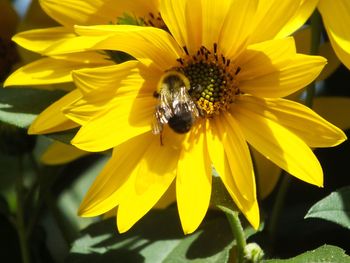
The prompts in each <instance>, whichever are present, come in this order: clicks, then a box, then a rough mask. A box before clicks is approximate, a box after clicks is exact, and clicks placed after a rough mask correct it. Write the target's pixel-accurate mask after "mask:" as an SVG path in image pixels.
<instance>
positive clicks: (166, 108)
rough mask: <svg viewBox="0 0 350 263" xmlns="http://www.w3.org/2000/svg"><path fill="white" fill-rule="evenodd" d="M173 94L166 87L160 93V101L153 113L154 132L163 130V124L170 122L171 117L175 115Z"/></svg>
mask: <svg viewBox="0 0 350 263" xmlns="http://www.w3.org/2000/svg"><path fill="white" fill-rule="evenodd" d="M171 96H172V95H171V94H170V93H169V92H168V91H167V90H165V89H163V90H162V91H161V92H160V94H159V103H158V105H157V107H156V110H155V112H154V114H153V125H152V132H153V133H154V134H160V133H161V132H162V130H163V125H164V124H166V123H168V121H169V119H170V118H171V117H172V116H174V112H173V109H172V105H171V100H172V97H171Z"/></svg>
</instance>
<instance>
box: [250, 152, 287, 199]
mask: <svg viewBox="0 0 350 263" xmlns="http://www.w3.org/2000/svg"><path fill="white" fill-rule="evenodd" d="M251 153H252V154H253V156H254V164H255V167H256V170H257V172H256V177H257V178H256V183H257V185H258V196H259V198H260V200H262V199H265V198H266V197H267V196H268V195H270V194H271V192H272V191H273V190H274V189H275V187H276V185H277V182H278V179H279V178H280V174H281V171H282V170H281V168H279V167H278V166H277V165H276V164H274V163H273V162H271V161H270V160H268V159H266V158H265V156H263V155H262V154H260V153H259V152H258V151H256V150H255V149H254V148H251Z"/></svg>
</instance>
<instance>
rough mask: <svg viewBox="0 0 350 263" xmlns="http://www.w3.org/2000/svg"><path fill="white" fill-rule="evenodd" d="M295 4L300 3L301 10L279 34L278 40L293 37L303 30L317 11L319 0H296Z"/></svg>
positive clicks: (299, 9) (298, 10)
mask: <svg viewBox="0 0 350 263" xmlns="http://www.w3.org/2000/svg"><path fill="white" fill-rule="evenodd" d="M295 2H299V3H300V5H299V8H298V9H297V10H296V12H295V13H294V15H293V16H292V17H291V18H290V19H289V21H288V22H287V24H286V25H285V26H284V27H283V28H282V30H281V31H280V32H279V33H278V34H277V38H282V37H285V36H288V35H291V34H292V33H293V32H295V31H296V30H298V29H299V28H301V27H302V26H303V25H304V24H305V22H306V21H307V20H308V19H309V17H310V16H311V14H312V12H313V11H314V10H315V8H316V6H317V4H318V2H319V0H296V1H295Z"/></svg>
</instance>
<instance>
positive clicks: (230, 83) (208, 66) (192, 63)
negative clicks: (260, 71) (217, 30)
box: [177, 44, 240, 117]
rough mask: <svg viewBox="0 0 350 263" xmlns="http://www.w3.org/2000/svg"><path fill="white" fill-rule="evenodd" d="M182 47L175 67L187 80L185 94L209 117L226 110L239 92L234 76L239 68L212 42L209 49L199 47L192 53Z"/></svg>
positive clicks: (202, 113)
mask: <svg viewBox="0 0 350 263" xmlns="http://www.w3.org/2000/svg"><path fill="white" fill-rule="evenodd" d="M184 50H185V52H186V56H185V57H183V58H180V59H178V62H179V63H180V64H181V66H180V67H178V68H177V70H178V71H180V72H182V73H183V74H184V75H185V76H186V77H187V78H188V80H189V81H190V86H191V88H190V90H189V94H190V96H191V97H192V99H193V100H194V101H195V103H196V104H197V107H198V109H199V110H200V112H201V115H202V116H204V117H212V116H213V115H217V114H219V113H220V112H221V111H226V110H228V109H229V107H230V105H231V104H232V103H233V102H234V100H235V97H236V96H237V95H238V94H239V93H240V91H239V88H238V81H237V79H236V75H237V74H239V71H240V68H239V67H237V66H234V65H233V63H231V61H230V60H229V59H226V58H225V57H224V56H223V55H222V54H221V53H219V52H218V50H217V45H216V44H214V46H213V48H212V50H208V49H207V48H205V47H201V48H200V49H199V50H198V52H197V53H196V55H192V56H191V55H189V54H188V52H187V49H186V47H184Z"/></svg>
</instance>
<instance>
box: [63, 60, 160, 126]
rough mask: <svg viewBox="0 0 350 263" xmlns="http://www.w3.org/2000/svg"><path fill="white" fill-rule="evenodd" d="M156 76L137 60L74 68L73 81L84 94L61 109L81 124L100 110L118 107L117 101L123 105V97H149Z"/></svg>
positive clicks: (156, 73)
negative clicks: (111, 64)
mask: <svg viewBox="0 0 350 263" xmlns="http://www.w3.org/2000/svg"><path fill="white" fill-rule="evenodd" d="M160 75H161V73H160V72H159V71H157V70H156V71H153V70H152V69H150V68H146V67H144V66H143V65H142V64H141V63H140V62H138V61H128V62H125V63H122V64H118V65H113V66H107V67H99V68H96V69H82V70H77V71H75V72H73V78H74V82H75V84H76V85H77V87H78V89H79V90H80V91H81V92H82V93H83V94H84V97H83V98H81V99H80V100H76V101H74V102H73V103H72V104H70V105H68V106H67V107H65V108H64V109H63V112H64V113H65V114H66V116H67V117H68V118H70V119H71V120H73V121H74V122H77V123H79V124H81V125H85V124H86V123H87V122H88V121H89V120H90V119H92V118H94V116H96V115H98V114H100V113H101V112H103V111H107V110H109V109H112V108H115V107H120V106H118V105H119V104H120V100H122V102H121V103H122V104H123V105H124V104H125V102H123V100H125V99H127V101H128V102H130V103H132V100H133V99H134V98H136V97H138V98H140V97H142V96H146V97H147V96H148V97H149V96H150V94H153V91H154V90H155V87H156V86H157V83H158V81H159V78H160ZM146 76H147V79H144V77H146ZM154 102H156V100H154ZM126 117H127V116H126Z"/></svg>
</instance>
